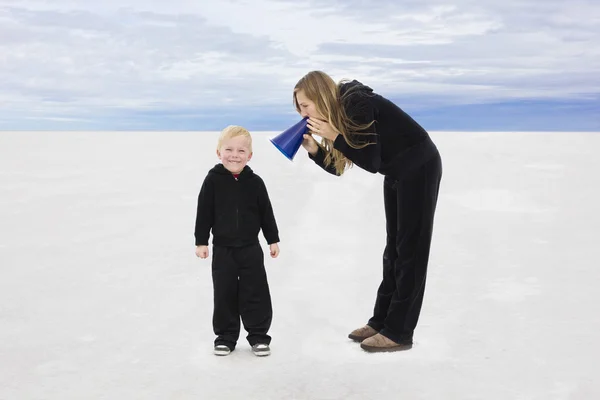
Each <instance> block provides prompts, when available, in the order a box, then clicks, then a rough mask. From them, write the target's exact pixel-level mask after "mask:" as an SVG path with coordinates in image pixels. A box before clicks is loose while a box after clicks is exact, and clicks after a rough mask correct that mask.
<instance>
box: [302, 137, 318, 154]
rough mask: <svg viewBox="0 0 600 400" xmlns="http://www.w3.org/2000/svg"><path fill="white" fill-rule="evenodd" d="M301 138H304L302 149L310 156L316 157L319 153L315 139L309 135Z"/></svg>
mask: <svg viewBox="0 0 600 400" xmlns="http://www.w3.org/2000/svg"><path fill="white" fill-rule="evenodd" d="M302 137H303V138H304V140H302V147H304V148H305V149H306V151H308V152H309V153H310V154H311V155H312V156H314V155H316V154H317V152H318V151H319V145H318V144H317V141H316V140H315V138H314V137H312V136H311V135H309V134H304V135H303V136H302Z"/></svg>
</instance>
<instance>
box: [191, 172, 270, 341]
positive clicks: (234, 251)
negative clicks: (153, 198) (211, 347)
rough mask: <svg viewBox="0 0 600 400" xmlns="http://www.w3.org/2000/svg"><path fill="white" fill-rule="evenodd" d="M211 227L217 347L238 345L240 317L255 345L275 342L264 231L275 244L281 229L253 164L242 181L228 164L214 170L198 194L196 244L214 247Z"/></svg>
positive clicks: (214, 320)
mask: <svg viewBox="0 0 600 400" xmlns="http://www.w3.org/2000/svg"><path fill="white" fill-rule="evenodd" d="M211 229H212V234H213V254H212V278H213V289H214V312H213V329H214V332H215V335H217V338H216V339H215V345H218V344H225V345H227V346H229V347H230V348H231V349H232V350H233V349H234V348H235V346H236V343H237V340H238V338H239V334H240V316H241V318H242V322H243V324H244V328H245V329H246V331H247V332H248V336H247V339H248V342H249V343H250V345H254V344H256V343H266V344H269V343H270V342H271V337H270V336H269V335H267V332H268V330H269V328H270V326H271V319H272V316H273V310H272V307H271V295H270V292H269V285H268V282H267V275H266V271H265V266H264V255H263V251H262V249H261V247H260V244H259V240H258V234H259V231H260V230H261V229H262V231H263V235H264V237H265V239H266V240H267V243H268V244H273V243H278V242H279V232H278V229H277V224H276V222H275V217H274V215H273V208H272V207H271V201H270V200H269V195H268V193H267V189H266V187H265V184H264V182H263V180H262V179H261V178H260V177H259V176H258V175H256V174H255V173H254V172H253V171H252V169H251V168H250V167H248V166H245V167H244V169H243V170H242V172H241V173H240V174H239V176H238V178H237V179H236V178H235V177H234V175H233V174H232V173H231V172H229V171H228V170H227V169H225V167H224V166H223V164H217V165H216V166H215V167H214V168H212V169H211V170H210V171H209V172H208V175H207V176H206V178H205V180H204V183H203V184H202V188H201V189H200V194H199V195H198V210H197V214H196V227H195V232H194V235H195V238H196V246H199V245H205V246H208V238H209V234H210V231H211Z"/></svg>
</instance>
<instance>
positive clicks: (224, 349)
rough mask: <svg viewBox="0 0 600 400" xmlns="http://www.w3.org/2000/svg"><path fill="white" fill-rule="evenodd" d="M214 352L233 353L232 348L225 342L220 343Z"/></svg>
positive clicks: (225, 354) (219, 353)
mask: <svg viewBox="0 0 600 400" xmlns="http://www.w3.org/2000/svg"><path fill="white" fill-rule="evenodd" d="M214 353H215V355H216V356H228V355H229V354H230V353H231V349H230V348H229V347H227V346H225V345H224V344H218V345H216V346H215V350H214Z"/></svg>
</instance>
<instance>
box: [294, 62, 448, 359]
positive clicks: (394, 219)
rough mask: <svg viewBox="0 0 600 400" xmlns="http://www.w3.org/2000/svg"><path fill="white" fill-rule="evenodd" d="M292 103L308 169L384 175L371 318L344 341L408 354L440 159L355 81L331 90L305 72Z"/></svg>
mask: <svg viewBox="0 0 600 400" xmlns="http://www.w3.org/2000/svg"><path fill="white" fill-rule="evenodd" d="M294 104H295V106H296V109H297V110H298V112H299V113H300V114H301V115H302V117H308V127H309V130H310V134H307V135H304V140H303V142H302V146H303V147H304V148H305V149H306V150H307V152H308V154H309V157H310V158H311V159H312V160H314V161H315V163H317V164H318V165H319V166H321V167H322V168H323V169H324V170H325V171H327V172H329V173H332V174H335V175H338V176H339V175H341V174H342V173H343V172H344V171H345V170H346V169H348V168H349V167H351V166H352V164H356V165H358V166H359V167H361V168H363V169H365V170H367V171H369V172H372V173H380V174H382V175H383V176H384V181H383V193H384V207H385V218H386V231H387V243H386V247H385V251H384V254H383V281H382V282H381V285H380V286H379V289H378V291H377V298H376V301H375V308H374V312H373V316H372V317H371V318H370V319H369V321H368V322H367V324H366V325H365V326H363V327H361V328H358V329H356V330H354V331H353V332H352V333H350V334H349V335H348V337H349V338H350V339H353V340H355V341H357V342H361V347H362V348H363V349H365V350H367V351H373V352H375V351H397V350H406V349H409V348H411V347H412V343H413V332H414V330H415V327H416V325H417V321H418V318H419V313H420V311H421V304H422V303H423V294H424V291H425V279H426V275H427V263H428V259H429V248H430V243H431V236H432V230H433V220H434V213H435V207H436V203H437V197H438V191H439V185H440V180H441V176H442V162H441V158H440V154H439V152H438V150H437V148H436V146H435V145H434V143H433V142H432V141H431V138H430V137H429V134H428V133H427V132H426V131H425V130H424V129H423V128H422V127H421V126H420V125H419V124H418V123H417V122H415V121H414V120H413V119H412V118H411V117H410V116H409V115H407V114H406V113H405V112H404V111H402V110H401V109H400V108H399V107H398V106H396V105H395V104H394V103H392V102H391V101H389V100H387V99H386V98H384V97H382V96H380V95H378V94H376V93H374V92H373V90H372V89H371V88H370V87H368V86H365V85H363V84H362V83H360V82H358V81H356V80H353V81H351V82H347V81H342V82H340V83H339V84H336V83H335V82H334V81H333V79H332V78H331V77H330V76H328V75H327V74H325V73H324V72H321V71H312V72H310V73H308V74H307V75H305V76H304V77H303V78H302V79H300V80H299V81H298V83H297V84H296V86H295V88H294ZM312 135H318V136H319V137H320V138H321V141H320V143H319V142H317V141H316V140H315V139H314V138H313V137H312Z"/></svg>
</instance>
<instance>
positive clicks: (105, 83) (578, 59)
mask: <svg viewBox="0 0 600 400" xmlns="http://www.w3.org/2000/svg"><path fill="white" fill-rule="evenodd" d="M315 69H320V70H323V71H326V72H328V73H329V74H330V75H332V77H333V78H334V79H336V80H340V79H344V78H349V79H358V80H361V81H363V82H364V83H366V84H368V85H369V86H371V87H373V88H374V89H375V90H376V91H377V92H379V93H380V94H383V95H385V96H387V97H389V98H390V99H392V100H394V101H396V102H397V104H398V105H400V106H401V107H402V108H403V109H405V110H406V111H407V112H409V113H410V114H411V115H413V116H414V117H415V118H416V119H417V120H418V121H419V122H421V123H422V125H424V127H425V128H427V129H430V130H595V131H600V111H599V110H600V2H598V1H597V0H572V1H570V2H566V1H564V0H547V1H539V0H508V1H497V0H477V1H475V0H455V1H453V2H438V1H429V0H419V1H416V0H408V1H401V0H393V1H392V0H379V1H377V2H373V1H366V0H318V1H316V0H303V1H291V0H247V1H244V0H237V1H236V0H219V1H212V0H211V1H208V0H200V1H198V0H196V1H192V0H170V1H162V0H161V1H159V0H144V1H142V0H118V1H117V0H102V1H98V2H92V1H82V0H53V1H51V2H50V1H43V0H0V89H1V90H0V129H1V130H37V129H42V130H46V129H49V130H99V129H102V130H154V129H157V130H218V129H221V128H222V127H223V126H224V125H228V124H232V123H233V124H243V125H246V126H247V127H248V128H250V129H260V130H278V129H282V128H285V127H287V126H289V124H290V123H293V122H295V121H296V120H297V119H298V115H297V114H296V113H295V110H294V109H293V106H292V89H293V86H294V84H295V83H296V82H297V80H298V79H299V78H300V77H302V75H304V74H305V73H306V72H308V71H311V70H315Z"/></svg>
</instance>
